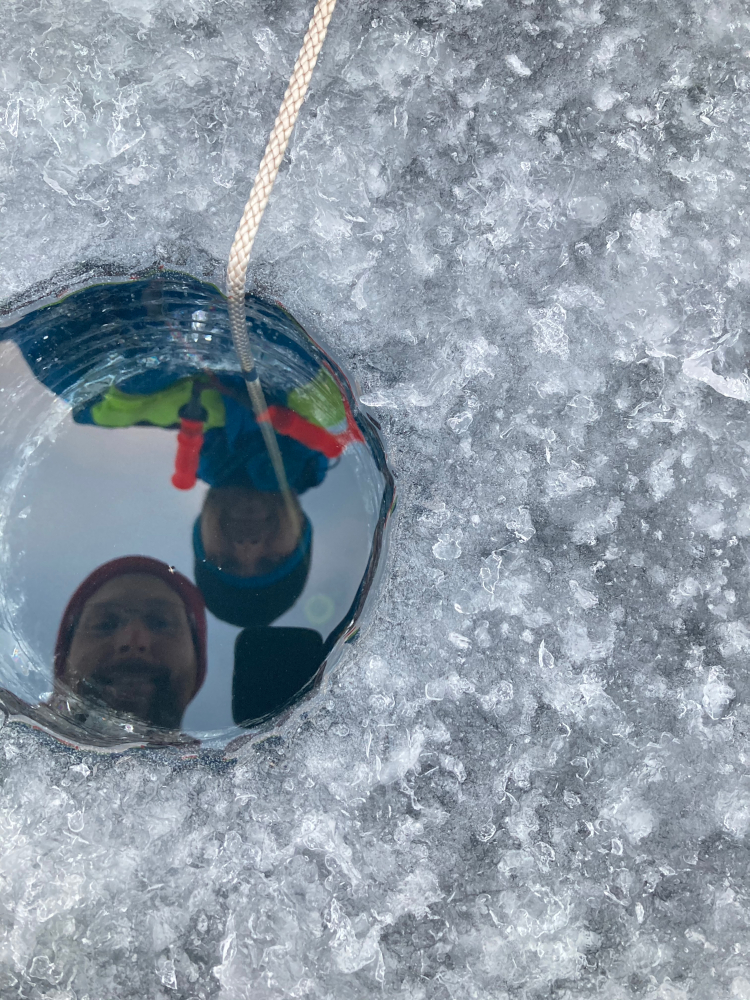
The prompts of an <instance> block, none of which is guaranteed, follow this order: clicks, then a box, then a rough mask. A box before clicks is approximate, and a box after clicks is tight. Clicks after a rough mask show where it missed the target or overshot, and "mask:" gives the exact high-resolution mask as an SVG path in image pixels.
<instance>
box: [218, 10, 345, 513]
mask: <svg viewBox="0 0 750 1000" xmlns="http://www.w3.org/2000/svg"><path fill="white" fill-rule="evenodd" d="M335 6H336V0H318V2H317V4H316V6H315V11H314V12H313V16H312V20H311V21H310V24H309V27H308V29H307V34H306V35H305V40H304V42H303V44H302V49H301V51H300V54H299V55H298V56H297V61H296V63H295V64H294V71H293V72H292V78H291V80H290V81H289V86H288V87H287V88H286V93H285V94H284V100H283V101H282V102H281V108H280V110H279V113H278V115H277V117H276V122H275V123H274V126H273V131H272V132H271V136H270V138H269V140H268V145H267V146H266V151H265V153H264V154H263V159H262V160H261V162H260V167H259V168H258V173H257V175H256V178H255V182H254V184H253V188H252V191H251V192H250V197H249V199H248V201H247V204H246V205H245V210H244V212H243V213H242V219H241V220H240V224H239V227H238V229H237V232H236V233H235V236H234V242H233V243H232V249H231V250H230V252H229V263H228V265H227V299H228V308H229V323H230V326H231V330H232V338H233V340H234V346H235V349H236V351H237V354H238V356H239V359H240V364H241V365H242V371H243V374H244V376H245V384H246V385H247V391H248V393H249V395H250V401H251V403H252V407H253V412H254V413H255V416H256V419H257V418H258V417H260V416H261V415H263V414H264V413H265V412H266V409H267V406H266V400H265V396H264V394H263V389H262V387H261V384H260V380H259V379H258V373H257V371H256V368H255V360H254V358H253V352H252V348H251V346H250V338H249V337H248V335H247V320H246V316H245V281H246V279H247V265H248V262H249V260H250V252H251V250H252V248H253V243H254V241H255V235H256V233H257V232H258V227H259V226H260V220H261V219H262V218H263V212H264V211H265V209H266V205H267V204H268V199H269V197H270V196H271V190H272V188H273V185H274V181H275V180H276V175H277V174H278V172H279V167H280V166H281V162H282V160H283V159H284V153H285V152H286V147H287V145H288V144H289V139H290V137H291V134H292V132H293V130H294V125H295V122H296V121H297V115H298V114H299V110H300V108H301V107H302V102H303V101H304V99H305V94H306V93H307V88H308V86H309V84H310V80H311V78H312V75H313V70H314V69H315V64H316V62H317V61H318V55H319V54H320V50H321V48H322V47H323V42H324V40H325V37H326V32H327V31H328V23H329V21H330V20H331V15H332V14H333V8H334V7H335ZM259 424H260V428H261V431H262V433H263V438H264V440H265V444H266V448H267V449H268V453H269V455H270V458H271V463H272V465H273V468H274V472H275V473H276V478H277V480H278V483H279V488H280V490H281V491H282V493H283V494H284V499H285V501H286V506H287V510H288V511H289V514H290V516H292V517H293V520H294V522H295V523H298V521H299V518H298V515H297V507H296V504H295V502H294V500H293V498H292V494H291V491H290V489H289V484H288V482H287V478H286V473H285V471H284V463H283V461H282V459H281V453H280V451H279V445H278V442H277V441H276V435H275V433H274V430H273V426H272V425H271V422H270V421H267V420H260V421H259Z"/></svg>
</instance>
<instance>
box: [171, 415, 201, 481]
mask: <svg viewBox="0 0 750 1000" xmlns="http://www.w3.org/2000/svg"><path fill="white" fill-rule="evenodd" d="M202 447H203V421H202V420H186V419H185V418H184V417H182V418H181V420H180V430H179V432H178V434H177V455H176V456H175V460H174V475H173V476H172V485H173V486H176V487H177V489H178V490H192V488H193V487H194V486H195V481H196V479H197V478H198V463H199V462H200V457H201V448H202Z"/></svg>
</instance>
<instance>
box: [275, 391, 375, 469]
mask: <svg viewBox="0 0 750 1000" xmlns="http://www.w3.org/2000/svg"><path fill="white" fill-rule="evenodd" d="M344 407H345V408H346V424H347V427H346V430H345V431H343V432H342V433H341V434H332V433H331V431H327V430H326V429H325V427H319V426H318V425H317V424H313V423H310V421H309V420H305V418H304V417H301V416H300V415H299V413H295V412H294V410H290V409H288V408H287V407H286V406H276V405H275V404H274V405H272V406H269V407H268V409H267V410H266V412H265V413H263V414H261V415H260V417H258V419H259V420H270V421H271V426H272V427H273V429H274V430H275V431H276V432H277V433H278V434H283V435H284V437H290V438H292V439H293V440H294V441H299V443H300V444H303V445H304V446H305V447H306V448H310V449H311V451H319V452H320V453H321V454H322V455H325V457H326V458H329V459H331V458H338V457H339V456H340V455H341V454H342V452H343V451H344V449H345V448H346V446H347V445H349V444H352V443H353V442H354V441H363V440H364V438H363V437H362V432H361V431H360V429H359V427H357V425H356V423H355V422H354V417H353V416H352V413H351V410H350V409H349V406H348V404H347V402H346V400H344Z"/></svg>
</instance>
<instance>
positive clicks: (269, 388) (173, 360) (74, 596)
mask: <svg viewBox="0 0 750 1000" xmlns="http://www.w3.org/2000/svg"><path fill="white" fill-rule="evenodd" d="M247 313H248V326H249V330H250V332H251V337H252V341H253V345H254V349H255V351H256V354H257V365H258V371H259V373H260V377H261V382H262V385H263V387H264V390H265V393H266V396H267V402H268V405H269V412H270V413H271V415H272V417H273V423H274V425H275V426H276V427H277V440H278V442H279V446H280V449H281V453H282V457H283V460H284V465H285V470H286V474H287V477H288V479H289V483H290V486H291V487H292V491H293V494H294V500H293V502H294V504H295V505H297V509H298V512H299V515H300V516H299V517H297V518H296V519H295V517H294V515H293V514H290V513H289V507H288V505H285V504H284V502H283V498H282V497H281V494H280V493H279V491H278V485H277V482H276V479H275V476H274V473H273V468H272V465H271V463H270V459H269V457H268V455H267V453H266V450H265V446H264V445H263V440H262V435H261V434H260V430H259V427H258V424H257V422H256V421H255V418H254V416H253V413H252V411H251V409H250V408H249V403H248V400H247V393H246V391H245V389H244V383H243V379H242V376H241V374H240V371H239V365H238V363H237V360H236V357H235V354H234V350H233V347H232V343H231V337H230V334H229V327H228V320H227V312H226V301H225V299H224V297H223V296H222V295H221V294H220V292H219V291H218V290H217V289H216V288H215V287H214V286H212V285H208V284H206V283H204V282H201V281H198V280H196V279H194V278H191V277H189V276H186V275H182V274H168V273H162V274H160V275H158V276H155V277H145V278H137V279H131V280H116V281H112V282H107V283H103V284H97V285H89V286H87V287H85V288H82V289H80V290H78V291H75V292H74V293H72V294H69V295H67V296H66V297H65V298H62V299H58V300H56V301H52V302H50V303H49V304H47V305H42V306H37V307H32V308H31V309H29V310H26V311H24V312H23V314H15V315H12V316H9V317H6V318H5V320H4V321H3V325H2V327H0V333H2V342H1V343H0V362H1V363H0V432H1V433H0V453H1V454H2V468H3V469H4V470H5V473H4V476H3V481H2V494H1V495H0V496H1V499H0V559H2V563H3V566H4V571H3V574H2V582H1V583H0V707H4V708H5V710H6V711H7V712H9V713H10V714H11V715H15V716H18V717H20V718H25V719H28V720H30V721H31V722H33V723H34V724H35V725H37V726H41V727H43V728H45V729H48V730H49V731H51V732H53V733H54V734H55V735H56V736H58V737H60V738H62V739H64V740H67V741H68V742H73V743H75V744H76V745H87V746H102V747H104V746H109V747H112V746H123V745H132V744H134V743H145V744H160V743H166V744H169V743H178V744H179V743H187V744H194V743H195V742H196V741H201V742H203V743H204V744H207V745H222V744H225V743H226V742H227V741H228V740H229V739H231V738H232V737H233V736H236V735H238V734H244V733H245V732H247V731H248V730H250V731H255V732H262V731H264V728H268V726H269V725H273V724H274V720H275V721H276V722H278V720H279V718H280V717H282V718H283V715H284V713H285V712H287V711H288V710H289V709H290V708H291V707H292V706H294V705H295V704H298V703H299V702H300V700H301V699H304V698H305V697H306V696H309V695H310V693H311V692H313V691H314V690H315V688H316V687H317V685H318V684H319V682H320V680H321V678H322V677H323V676H324V674H325V673H326V672H327V671H328V670H329V669H330V668H331V666H332V665H333V663H334V662H335V660H336V658H337V655H338V653H339V651H340V649H341V647H342V645H343V643H345V642H346V641H347V640H351V639H353V638H355V637H356V635H357V632H358V624H359V623H360V621H361V619H362V615H363V613H364V612H365V611H366V609H367V607H368V606H369V603H370V599H371V597H372V594H373V592H374V590H375V588H374V587H373V583H374V581H376V580H377V578H378V576H379V571H380V570H381V568H382V561H383V555H384V551H385V545H384V543H385V539H386V534H387V522H388V516H389V513H390V511H391V509H392V507H393V498H394V493H393V480H392V477H391V475H390V472H389V470H388V467H387V464H386V461H385V453H384V448H383V444H382V441H381V439H380V436H379V433H378V429H377V426H376V424H375V423H374V421H373V420H372V419H371V418H370V417H369V416H368V415H367V414H366V413H365V412H363V410H362V408H361V407H360V406H359V405H358V404H357V401H356V398H355V396H354V393H353V391H352V388H351V385H350V382H349V380H348V379H347V377H346V375H345V373H344V372H343V371H342V370H341V368H340V366H339V365H338V364H337V363H336V362H335V361H334V360H333V359H332V358H331V357H330V355H329V354H327V353H326V352H325V351H324V350H323V349H322V348H321V347H320V346H319V345H318V344H317V343H315V342H314V341H313V340H312V339H311V338H310V337H309V336H308V335H307V334H306V333H305V331H304V330H303V329H302V327H301V326H300V325H299V324H298V323H297V322H296V321H295V320H294V319H293V318H292V317H291V316H290V315H289V314H288V313H287V312H286V311H285V310H284V309H282V308H281V307H280V306H279V305H276V304H273V303H270V302H267V301H263V300H261V299H259V298H256V297H253V296H248V299H247ZM190 400H192V401H193V404H194V405H196V404H197V405H198V406H199V407H202V408H203V411H204V412H203V413H202V414H201V416H200V419H199V421H198V422H199V424H200V422H201V421H202V422H203V431H204V437H203V442H202V446H201V443H200V440H198V447H200V452H199V453H197V457H198V458H199V462H200V464H199V466H198V470H197V477H198V478H197V482H196V484H195V486H194V488H192V489H184V490H180V489H176V488H175V486H173V485H172V481H171V477H172V474H173V472H174V466H175V457H176V451H177V430H178V428H179V425H180V410H181V409H182V408H183V407H185V405H186V403H188V401H190ZM190 412H191V411H189V410H188V411H186V410H184V409H183V410H182V415H183V417H184V416H185V415H186V413H188V415H190Z"/></svg>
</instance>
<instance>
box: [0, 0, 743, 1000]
mask: <svg viewBox="0 0 750 1000" xmlns="http://www.w3.org/2000/svg"><path fill="white" fill-rule="evenodd" d="M310 9H311V4H300V3H297V2H294V3H293V2H291V0H281V2H275V0H274V2H271V0H264V2H257V3H254V2H246V3H243V2H241V0H232V2H229V3H222V2H218V0H217V2H210V0H125V2H123V0H117V2H115V0H112V2H111V3H107V2H104V0H91V2H87V3H73V4H71V3H66V2H64V0H55V2H52V0H41V2H40V0H33V2H31V0H24V2H11V3H8V4H6V5H5V6H4V7H3V11H2V29H3V30H2V32H0V86H1V87H2V90H3V93H2V96H1V97H0V102H1V103H0V106H1V107H3V109H4V110H3V111H2V112H0V139H2V144H3V147H2V149H1V150H0V154H1V159H0V170H2V199H3V204H2V207H1V208H0V212H1V213H2V214H1V215H0V224H1V225H2V235H3V237H4V239H3V241H2V250H1V251H0V267H1V269H2V280H3V287H4V295H5V296H7V298H8V300H10V301H11V302H13V303H18V302H22V301H27V300H28V301H30V300H31V299H33V297H34V295H36V294H41V293H43V292H47V291H50V290H52V287H53V286H54V287H55V288H58V289H59V288H60V287H63V286H64V285H65V284H66V283H69V282H71V281H74V280H76V276H81V275H85V274H86V273H91V272H92V271H94V270H96V269H97V268H99V267H102V268H104V269H109V270H117V271H119V272H120V273H123V272H127V271H129V270H133V269H136V268H138V267H141V266H145V265H148V264H151V263H153V262H154V261H158V262H163V263H168V264H172V265H176V264H177V265H179V264H182V265H184V266H186V267H189V268H191V269H192V270H193V271H195V272H199V273H201V274H207V275H209V276H212V277H214V278H215V279H219V278H220V276H221V271H222V264H221V261H222V259H223V258H224V256H225V254H226V252H227V250H228V247H229V244H230V241H231V237H232V234H233V232H234V228H235V225H236V222H237V220H238V218H239V215H240V212H241V208H242V205H243V203H244V201H245V199H246V197H247V192H248V188H249V183H250V181H251V178H252V175H253V173H254V170H255V167H256V165H257V163H258V160H259V158H260V155H261V153H262V149H263V145H264V142H265V137H266V134H267V132H268V130H269V128H270V125H271V123H272V121H273V117H274V115H275V113H276V110H277V108H278V104H279V102H280V98H281V95H282V93H283V90H284V86H285V84H286V80H287V78H288V74H289V71H290V68H291V66H292V63H293V60H294V56H295V54H296V51H297V48H298V45H299V42H300V38H301V36H302V33H303V31H304V26H305V23H306V21H307V18H308V17H309V14H310ZM749 144H750V19H749V18H748V14H747V8H746V5H744V4H742V3H740V2H731V0H717V2H715V3H710V2H708V0H686V2H680V3H676V2H672V0H662V2H660V3H658V4H657V3H653V2H643V3H638V4H626V3H618V2H587V0H583V2H578V0H552V2H550V3H548V4H542V3H539V2H537V3H534V2H526V0H521V2H512V3H511V2H508V3H502V2H496V0H419V2H414V3H411V4H397V3H394V2H392V0H381V2H378V3H371V2H362V0H360V2H347V0H341V4H340V9H338V10H337V11H336V13H335V16H334V19H333V23H332V27H331V31H330V35H329V38H328V40H327V42H326V48H325V49H324V52H323V55H322V57H321V61H320V64H319V67H318V70H317V73H316V77H315V79H314V82H313V85H312V89H311V93H310V97H309V99H308V101H307V104H306V106H305V108H304V109H303V112H302V117H301V121H300V124H299V126H298V128H297V131H296V133H295V135H294V137H293V140H292V147H291V153H290V157H289V159H288V162H287V165H286V166H285V168H284V169H283V171H282V175H281V177H280V179H279V182H278V185H277V189H276V191H275V193H274V198H273V200H272V203H271V206H270V208H269V211H268V213H267V215H266V218H265V219H264V222H263V226H262V228H261V232H260V235H259V238H258V241H257V243H256V247H255V251H254V253H255V257H254V265H253V271H252V281H253V284H254V287H256V288H260V289H263V290H265V291H266V292H270V293H271V294H274V295H275V296H277V297H278V298H279V299H281V300H282V301H283V302H284V303H285V304H286V305H287V306H288V307H289V308H290V309H291V310H292V312H293V313H294V314H295V316H296V317H297V318H298V319H299V320H300V321H301V322H302V323H303V325H304V326H305V327H306V328H307V329H308V330H309V331H310V333H311V334H312V335H313V336H315V337H319V338H321V339H322V340H323V341H324V342H327V343H328V344H329V345H330V346H331V347H332V348H333V349H334V350H335V351H336V352H337V353H338V355H339V356H340V357H341V358H342V360H343V361H344V363H345V365H346V366H347V367H348V368H349V369H350V370H352V371H354V372H355V374H356V375H357V377H358V378H359V380H360V383H361V385H362V388H363V392H364V397H365V400H366V401H368V402H369V403H370V404H371V405H372V406H373V407H376V408H377V409H378V412H379V413H380V415H381V418H382V421H383V425H384V429H385V432H386V433H387V435H388V438H389V441H390V445H391V461H392V463H393V465H394V467H395V469H396V471H397V473H398V477H399V479H398V482H399V488H400V506H401V520H400V524H399V527H398V531H397V533H396V536H395V539H394V547H393V549H394V551H393V555H392V561H391V572H390V580H389V582H388V586H387V588H386V591H385V593H384V597H383V599H382V601H381V603H380V606H379V609H378V614H377V615H376V618H375V621H374V624H373V626H372V628H371V629H370V631H369V632H368V633H367V634H366V635H365V636H364V637H363V638H362V639H361V640H360V642H359V644H358V645H357V646H355V647H353V648H352V650H351V651H350V654H349V656H348V658H347V659H346V660H345V661H344V662H342V664H341V666H340V669H339V671H338V673H337V675H336V677H335V678H334V679H333V680H332V682H331V684H330V685H329V687H328V689H327V690H326V691H324V692H322V693H321V695H320V697H319V699H318V701H317V702H316V703H314V705H313V707H312V709H311V710H310V711H309V713H308V714H307V716H306V717H305V716H303V715H295V716H294V717H293V718H292V719H290V720H289V721H288V722H287V723H285V724H284V726H283V727H282V728H281V729H280V731H279V733H278V735H277V737H275V738H274V739H271V740H267V741H265V742H264V743H262V744H259V745H251V746H246V747H244V748H241V749H240V750H239V751H238V757H237V759H236V760H235V761H234V762H230V763H228V764H226V763H220V762H218V761H215V760H214V761H213V762H212V761H204V760H202V759H200V758H199V759H195V760H183V759H182V758H180V757H178V756H169V755H166V756H162V757H159V756H156V755H154V754H143V755H130V756H127V757H119V758H97V757H94V756H86V757H76V756H73V755H71V753H70V752H69V751H66V750H62V749H59V748H57V747H55V746H53V745H52V744H48V743H47V742H45V741H44V739H43V738H41V737H39V736H38V735H36V734H34V733H32V732H29V731H26V730H23V729H20V728H18V727H16V726H14V725H6V726H5V728H4V729H3V731H2V733H1V734H0V740H1V741H2V742H0V753H2V755H3V758H4V760H5V763H4V765H3V771H2V774H3V778H2V781H3V784H2V791H1V792H0V885H1V891H0V995H2V997H3V1000H4V998H5V997H6V996H7V997H13V996H17V995H18V996H29V997H37V998H42V997H45V998H50V1000H51V998H55V1000H73V998H75V1000H83V998H84V997H87V998H89V1000H104V998H106V1000H109V998H114V997H117V998H118V1000H131V998H133V1000H136V998H138V1000H141V998H144V997H149V998H166V997H181V998H185V1000H187V998H193V997H200V998H209V997H212V998H213V997H218V998H221V1000H239V998H245V997H247V998H249V997H252V998H254V1000H256V998H266V997H267V998H280V997H300V998H302V997H311V998H321V1000H322V998H337V1000H338V998H350V997H352V998H358V997H363V998H364V997H368V998H369V997H371V996H373V995H375V994H377V995H383V996H387V997H394V998H395V997H398V998H405V1000H406V998H408V1000H428V998H429V1000H432V998H436V1000H437V998H440V1000H443V998H454V1000H490V998H491V1000H506V998H512V1000H516V998H529V1000H531V998H537V997H539V998H541V997H549V996H555V997H559V998H570V1000H573V998H576V1000H577V998H580V997H587V996H597V997H602V998H604V1000H630V998H636V997H637V998H641V997H644V998H648V1000H687V998H688V997H711V998H718V1000H724V998H726V1000H730V998H747V997H750V957H748V956H749V955H750V908H749V905H750V878H749V877H748V866H749V862H750V852H749V851H748V846H749V843H750V756H749V754H750V751H748V745H749V744H748V741H749V740H750V707H749V705H748V697H749V696H750V685H749V684H748V679H747V670H746V664H747V661H748V654H749V653H750V620H749V618H748V615H749V613H750V606H749V605H748V594H747V585H748V575H749V572H750V571H749V568H748V567H749V566H750V548H749V547H748V546H750V500H748V497H747V485H746V484H747V481H748V468H749V466H748V454H749V453H750V432H749V431H748V430H747V416H748V413H747V403H748V401H750V388H748V387H749V386H750V381H749V380H748V376H747V373H746V371H745V353H746V346H745V345H746V343H747V340H746V336H745V335H744V326H745V325H746V323H747V316H748V291H749V288H750V230H749V228H748V220H749V219H750V216H749V215H748V212H747V185H746V178H747V162H748V149H749V148H750V145H749Z"/></svg>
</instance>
